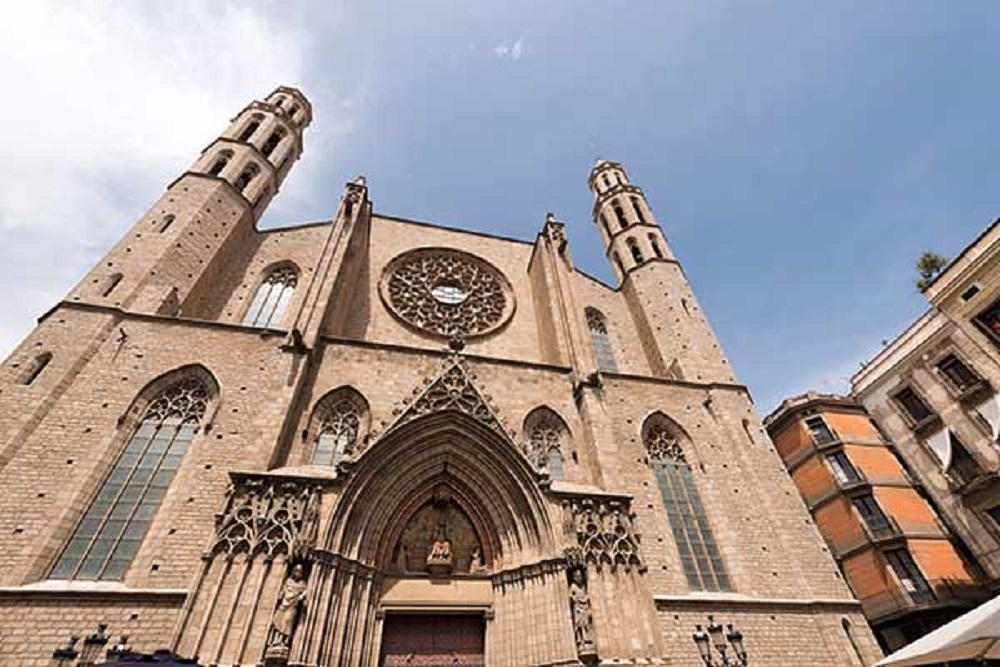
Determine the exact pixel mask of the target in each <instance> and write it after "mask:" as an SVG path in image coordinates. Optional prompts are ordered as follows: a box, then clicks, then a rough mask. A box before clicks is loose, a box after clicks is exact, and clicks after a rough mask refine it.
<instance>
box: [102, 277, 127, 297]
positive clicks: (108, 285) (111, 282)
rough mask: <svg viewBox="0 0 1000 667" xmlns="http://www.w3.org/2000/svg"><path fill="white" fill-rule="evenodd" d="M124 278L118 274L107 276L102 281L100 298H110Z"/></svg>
mask: <svg viewBox="0 0 1000 667" xmlns="http://www.w3.org/2000/svg"><path fill="white" fill-rule="evenodd" d="M124 277H125V276H123V275H122V274H120V273H112V274H111V275H110V276H108V277H107V278H106V279H105V280H104V288H103V289H102V290H101V296H111V293H112V292H114V291H115V288H116V287H118V284H119V283H120V282H121V281H122V278H124Z"/></svg>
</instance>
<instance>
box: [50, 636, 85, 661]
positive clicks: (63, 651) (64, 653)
mask: <svg viewBox="0 0 1000 667" xmlns="http://www.w3.org/2000/svg"><path fill="white" fill-rule="evenodd" d="M78 641H80V638H79V637H78V636H77V635H73V636H72V637H70V638H69V640H68V641H67V642H66V645H65V646H60V647H59V648H57V649H56V650H54V651H52V659H53V660H55V661H56V665H58V666H59V667H64V666H68V665H72V664H73V661H74V660H76V658H77V656H78V655H80V652H79V651H77V650H76V643H77V642H78Z"/></svg>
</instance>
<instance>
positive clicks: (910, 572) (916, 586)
mask: <svg viewBox="0 0 1000 667" xmlns="http://www.w3.org/2000/svg"><path fill="white" fill-rule="evenodd" d="M885 559H886V560H887V561H889V565H890V566H891V567H892V571H893V572H894V573H895V574H896V578H897V579H899V583H900V584H901V585H902V586H903V589H904V590H905V591H906V592H907V593H909V595H910V597H911V598H912V599H913V601H914V602H929V601H931V600H933V599H934V592H933V591H932V590H931V587H930V586H929V585H928V584H927V580H926V579H924V575H923V574H922V573H921V572H920V569H919V568H918V567H917V564H916V563H915V562H914V561H913V556H911V555H910V552H909V551H907V550H906V549H889V550H887V551H886V552H885Z"/></svg>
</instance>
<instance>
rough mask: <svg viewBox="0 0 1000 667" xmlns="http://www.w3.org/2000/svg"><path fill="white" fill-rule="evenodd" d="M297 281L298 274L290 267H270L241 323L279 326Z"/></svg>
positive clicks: (258, 325)
mask: <svg viewBox="0 0 1000 667" xmlns="http://www.w3.org/2000/svg"><path fill="white" fill-rule="evenodd" d="M297 282H298V274H297V273H296V271H295V269H293V268H292V267H290V266H279V267H276V268H274V269H271V271H270V272H269V273H268V274H267V277H266V278H264V282H262V283H261V284H260V287H258V288H257V295H256V296H254V299H253V301H252V302H251V303H250V307H249V308H248V309H247V312H246V315H244V316H243V324H245V325H248V326H251V327H261V328H267V327H275V328H276V327H280V326H281V320H282V319H283V318H284V317H285V311H286V310H287V309H288V304H289V302H291V300H292V294H293V293H294V292H295V284H296V283H297Z"/></svg>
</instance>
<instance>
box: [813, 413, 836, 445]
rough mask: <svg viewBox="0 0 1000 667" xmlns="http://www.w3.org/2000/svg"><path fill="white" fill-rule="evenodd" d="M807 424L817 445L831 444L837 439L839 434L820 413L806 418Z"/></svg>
mask: <svg viewBox="0 0 1000 667" xmlns="http://www.w3.org/2000/svg"><path fill="white" fill-rule="evenodd" d="M806 426H807V427H808V428H809V433H810V434H812V439H813V442H815V443H816V444H817V445H829V444H830V443H831V442H836V441H837V436H836V435H834V433H833V431H832V430H830V427H829V426H827V425H826V421H825V420H824V419H823V418H822V417H820V416H819V415H815V416H813V417H809V418H808V419H806Z"/></svg>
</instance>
